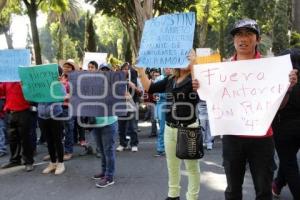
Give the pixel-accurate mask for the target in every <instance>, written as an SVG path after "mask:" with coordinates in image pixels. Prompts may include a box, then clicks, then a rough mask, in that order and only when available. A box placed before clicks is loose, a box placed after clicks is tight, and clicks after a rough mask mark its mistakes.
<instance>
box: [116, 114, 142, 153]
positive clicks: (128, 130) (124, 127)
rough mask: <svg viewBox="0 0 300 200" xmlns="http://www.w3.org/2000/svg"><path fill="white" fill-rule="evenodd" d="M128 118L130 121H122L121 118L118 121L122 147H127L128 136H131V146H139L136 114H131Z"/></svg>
mask: <svg viewBox="0 0 300 200" xmlns="http://www.w3.org/2000/svg"><path fill="white" fill-rule="evenodd" d="M127 117H128V119H122V118H121V117H120V118H119V120H118V124H119V125H118V126H119V138H120V145H121V146H123V147H127V145H128V140H127V139H126V135H128V136H130V146H137V145H138V143H139V141H138V135H137V124H136V119H135V114H134V113H129V114H127Z"/></svg>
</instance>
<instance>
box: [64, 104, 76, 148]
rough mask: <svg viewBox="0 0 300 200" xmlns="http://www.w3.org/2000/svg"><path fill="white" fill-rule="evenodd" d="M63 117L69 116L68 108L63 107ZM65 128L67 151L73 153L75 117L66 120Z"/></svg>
mask: <svg viewBox="0 0 300 200" xmlns="http://www.w3.org/2000/svg"><path fill="white" fill-rule="evenodd" d="M63 117H68V109H67V108H64V109H63ZM63 124H64V130H65V142H64V146H65V153H73V145H74V117H71V118H70V119H68V120H64V122H63Z"/></svg>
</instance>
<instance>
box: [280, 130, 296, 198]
mask: <svg viewBox="0 0 300 200" xmlns="http://www.w3.org/2000/svg"><path fill="white" fill-rule="evenodd" d="M274 131H275V134H274V140H275V147H276V151H277V154H278V157H279V170H278V174H277V178H276V179H275V181H276V183H277V184H278V186H279V187H283V186H284V185H285V184H286V183H287V184H288V186H289V188H290V191H291V193H292V195H293V197H294V199H295V200H296V199H300V173H299V166H298V162H297V153H298V151H299V149H300V132H299V130H294V131H293V130H292V131H290V130H284V129H279V130H275V129H274Z"/></svg>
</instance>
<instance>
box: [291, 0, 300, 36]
mask: <svg viewBox="0 0 300 200" xmlns="http://www.w3.org/2000/svg"><path fill="white" fill-rule="evenodd" d="M292 2H293V4H292V8H293V14H292V15H293V28H294V29H295V30H296V31H297V32H298V33H300V1H299V0H293V1H292Z"/></svg>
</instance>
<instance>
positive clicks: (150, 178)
mask: <svg viewBox="0 0 300 200" xmlns="http://www.w3.org/2000/svg"><path fill="white" fill-rule="evenodd" d="M147 125H149V124H145V123H144V124H141V126H142V127H141V129H142V132H140V133H139V139H140V145H139V152H137V153H132V152H130V151H125V152H120V153H117V171H116V177H115V182H116V183H115V185H113V186H111V187H107V188H102V189H99V188H96V187H95V182H94V181H93V180H92V179H91V176H92V175H94V174H95V173H98V172H99V169H100V160H99V158H96V157H95V156H93V155H90V156H79V155H78V154H79V152H80V151H81V148H80V147H78V146H76V147H75V157H74V158H73V159H72V160H71V161H68V162H66V168H67V170H66V172H65V173H64V174H63V175H60V176H54V175H52V174H51V175H42V174H41V172H42V170H43V168H45V167H46V165H47V163H45V162H43V161H42V157H43V156H44V155H45V154H46V152H47V150H46V147H45V146H44V145H41V146H39V147H38V155H37V156H36V158H35V160H36V167H35V170H34V171H33V172H24V167H21V166H20V167H15V168H12V169H5V170H0V200H117V199H122V200H164V199H165V197H166V196H167V169H166V161H165V159H164V157H154V156H153V154H154V153H155V148H154V147H155V139H153V138H148V137H147V136H148V134H149V133H148V132H149V131H148V130H149V127H147ZM8 159H9V157H8V156H5V157H3V158H0V164H3V163H4V162H6V161H7V160H8ZM221 163H222V159H221V141H220V140H219V139H217V140H216V145H215V148H214V149H213V150H212V151H209V152H206V155H205V158H204V159H202V160H201V162H200V165H201V190H200V197H199V199H202V200H220V199H224V195H223V191H224V189H225V187H226V180H225V175H224V170H223V168H222V166H221ZM182 168H183V169H184V166H183V167H182ZM181 181H182V193H181V199H185V193H184V191H186V187H187V177H186V173H185V171H184V170H183V171H182V180H181ZM281 196H282V198H281V200H290V199H292V197H291V195H290V194H289V191H288V189H287V188H285V189H284V190H283V192H282V195H281ZM253 199H255V195H254V189H253V184H252V180H251V176H250V175H249V172H247V174H246V177H245V182H244V200H253Z"/></svg>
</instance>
